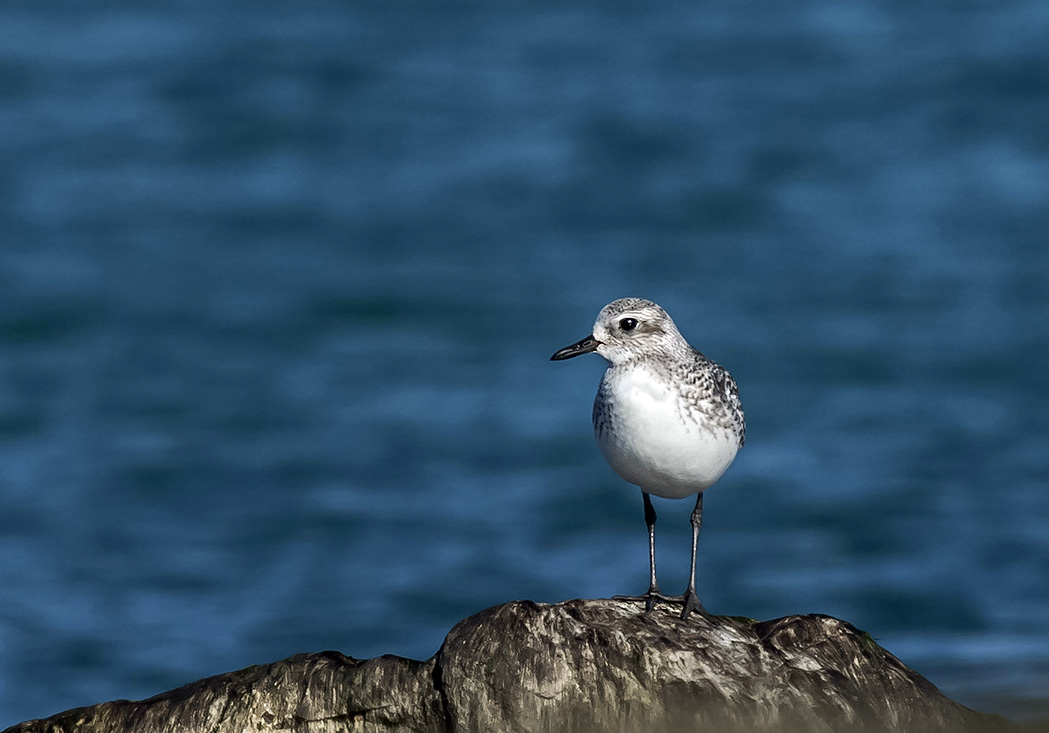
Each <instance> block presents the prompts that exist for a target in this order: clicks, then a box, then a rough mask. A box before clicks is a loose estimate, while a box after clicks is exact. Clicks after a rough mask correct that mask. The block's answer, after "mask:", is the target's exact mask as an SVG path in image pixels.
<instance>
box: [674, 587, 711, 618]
mask: <svg viewBox="0 0 1049 733" xmlns="http://www.w3.org/2000/svg"><path fill="white" fill-rule="evenodd" d="M674 600H678V601H681V602H682V603H683V604H684V608H682V609H681V619H682V620H683V621H687V620H688V615H689V614H690V613H692V612H693V611H695V612H696V613H698V614H699V615H700V616H709V615H710V614H708V613H707V609H705V608H703V604H702V603H700V602H699V598H698V597H697V596H696V592H695V591H694V590H692V589H691V588H689V589H688V590H687V591H685V593H684V595H683V596H680V597H678V598H675V599H674Z"/></svg>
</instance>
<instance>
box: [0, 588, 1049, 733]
mask: <svg viewBox="0 0 1049 733" xmlns="http://www.w3.org/2000/svg"><path fill="white" fill-rule="evenodd" d="M660 730H675V731H719V732H720V731H734V730H746V731H766V730H774V731H851V730H862V731H1023V730H1031V731H1033V730H1043V731H1044V730H1049V729H1047V728H1043V727H1036V726H1022V725H1019V724H1016V723H1011V722H1009V721H1007V720H1004V719H1002V718H999V717H996V716H991V715H984V714H982V713H978V712H975V711H973V710H970V709H968V708H966V707H964V706H962V705H960V704H958V703H956V702H954V701H952V700H950V699H948V698H947V697H945V696H944V695H943V694H941V693H940V691H939V690H937V689H936V687H934V686H933V685H932V684H931V683H930V682H929V681H928V680H926V679H925V678H924V677H922V676H921V675H919V674H918V673H916V672H914V671H912V670H910V669H908V668H907V667H906V666H904V665H903V663H901V662H900V661H899V660H898V659H896V657H894V656H892V655H891V654H889V653H888V652H887V651H885V650H884V649H882V648H881V647H880V646H878V645H877V644H876V643H875V642H874V640H873V639H871V637H870V636H868V635H867V634H865V633H863V632H862V631H858V630H857V629H855V628H854V627H853V626H851V625H850V624H848V623H846V622H844V621H839V620H838V619H834V618H831V617H828V616H816V615H809V616H788V617H785V618H781V619H775V620H773V621H765V622H755V621H751V620H749V619H739V618H732V617H712V618H703V617H692V618H690V619H689V620H688V621H681V620H679V619H678V618H677V616H676V614H675V613H674V610H673V608H659V609H656V610H655V611H653V612H651V613H647V614H645V613H640V612H639V606H638V604H636V603H629V602H621V601H606V600H593V601H590V600H577V601H568V602H566V603H560V604H556V605H544V604H536V603H531V602H528V601H518V602H514V603H508V604H505V605H502V606H497V607H495V608H491V609H488V610H487V611H483V612H481V613H479V614H476V615H474V616H471V617H469V618H467V619H465V620H463V621H461V622H460V623H459V624H458V625H457V626H456V627H455V628H453V629H452V631H451V632H450V633H449V634H448V636H447V638H446V639H445V642H444V645H443V646H442V647H441V649H440V651H438V653H437V654H436V655H435V656H434V657H433V658H431V659H429V660H427V661H425V662H418V661H414V660H409V659H403V658H400V657H393V656H384V657H378V658H376V659H369V660H366V661H361V660H356V659H352V658H350V657H346V656H344V655H342V654H339V653H337V652H323V653H319V654H299V655H296V656H294V657H290V658H289V659H286V660H283V661H280V662H276V663H274V664H269V665H263V666H256V667H249V668H247V669H244V670H240V671H238V672H230V673H228V674H223V675H219V676H217V677H211V678H208V679H204V680H201V681H199V682H194V683H192V684H190V685H186V686H185V687H181V688H179V689H177V690H172V691H171V692H166V693H163V694H161V695H157V696H156V697H152V698H150V699H148V700H143V701H141V702H129V701H126V700H119V701H115V702H108V703H103V704H101V705H95V706H92V707H87V708H77V709H75V710H69V711H66V712H64V713H59V714H58V715H55V716H52V717H51V718H47V719H45V720H33V721H28V722H25V723H22V724H20V725H16V726H14V727H13V728H9V729H8V730H7V731H5V733H15V732H16V731H17V732H18V733H60V732H63V733H64V732H67V731H68V732H69V733H72V732H73V731H77V732H78V733H118V732H120V733H132V732H134V733H156V732H158V731H170V733H183V732H185V733H189V732H191V731H192V732H193V733H196V732H198V731H200V732H204V731H209V732H215V733H225V732H226V731H229V732H230V733H232V732H234V731H236V732H237V733H239V732H240V731H296V732H303V733H305V732H309V733H315V732H316V733H320V732H322V731H323V732H325V733H327V732H332V733H334V732H336V731H338V732H343V731H346V732H349V731H384V732H385V731H403V732H407V731H412V732H416V733H422V732H427V733H428V732H430V731H433V732H434V733H451V732H459V731H470V732H473V731H497V732H499V733H511V732H515V731H521V732H524V731H528V732H530V733H531V732H538V731H557V732H558V733H561V732H563V731H660Z"/></svg>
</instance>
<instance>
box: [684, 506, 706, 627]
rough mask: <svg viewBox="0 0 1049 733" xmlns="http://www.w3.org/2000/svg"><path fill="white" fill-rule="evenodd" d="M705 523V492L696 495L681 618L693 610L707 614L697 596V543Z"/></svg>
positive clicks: (685, 617)
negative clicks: (690, 552)
mask: <svg viewBox="0 0 1049 733" xmlns="http://www.w3.org/2000/svg"><path fill="white" fill-rule="evenodd" d="M702 525H703V492H702V491H700V492H699V496H697V497H696V508H695V509H693V510H692V566H691V569H690V570H689V574H688V588H687V589H685V595H684V598H683V600H684V602H685V607H684V608H683V609H681V618H683V619H687V618H688V615H689V614H690V613H692V612H693V611H695V612H697V613H699V614H701V615H704V616H705V615H706V614H707V611H706V609H705V608H703V604H702V603H700V602H699V598H698V597H697V596H696V545H697V544H698V543H699V528H700V527H701V526H702Z"/></svg>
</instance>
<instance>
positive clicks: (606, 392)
mask: <svg viewBox="0 0 1049 733" xmlns="http://www.w3.org/2000/svg"><path fill="white" fill-rule="evenodd" d="M590 352H597V353H598V354H599V355H600V356H602V357H604V359H605V361H607V362H608V366H607V368H606V369H605V374H604V376H603V377H602V379H601V385H600V386H599V387H598V390H597V397H596V398H595V399H594V412H593V420H594V435H595V436H596V437H597V442H598V445H600V446H601V453H602V454H603V455H604V457H605V460H606V461H608V463H609V464H610V465H611V466H612V469H613V470H614V471H615V472H616V473H617V474H619V476H620V477H621V478H623V479H625V480H626V481H629V482H630V483H632V484H636V485H637V486H638V487H640V489H641V495H642V497H643V499H644V505H645V524H646V525H647V526H648V560H649V570H650V583H649V588H648V592H646V593H645V594H644V595H642V596H616V598H618V599H620V600H636V601H644V602H645V609H646V610H648V611H650V610H652V609H653V608H654V607H655V604H656V601H675V602H680V603H682V604H683V606H684V608H683V609H682V611H681V618H683V619H687V618H688V616H689V614H690V613H691V612H693V611H697V612H699V613H701V614H705V613H706V611H705V609H704V608H703V604H701V603H700V602H699V598H698V597H697V596H696V543H697V541H698V540H699V528H700V524H701V523H702V519H703V491H704V490H705V489H707V488H708V487H709V486H711V485H712V484H713V483H714V482H715V481H717V480H718V479H719V478H721V475H722V474H723V473H724V472H725V470H726V469H727V468H728V467H729V464H731V463H732V460H733V459H734V458H735V457H736V451H738V450H739V449H740V448H741V447H742V446H743V440H744V435H745V433H746V423H745V422H744V419H743V407H742V405H741V404H740V401H739V390H738V389H737V388H736V381H735V380H734V379H733V378H732V375H731V374H729V373H728V371H727V370H726V369H724V368H723V367H721V366H719V365H718V364H715V363H714V362H713V361H711V360H710V359H708V358H707V357H705V356H703V354H701V353H699V352H698V351H696V349H694V348H692V346H690V345H689V343H688V342H687V341H685V338H684V337H683V336H682V335H681V333H680V332H679V331H678V330H677V326H675V325H674V321H673V320H672V319H671V318H670V316H669V315H668V314H667V312H666V311H665V310H663V309H662V308H660V307H659V306H658V305H656V304H655V303H653V302H652V301H650V300H644V299H642V298H621V299H619V300H616V301H613V302H611V303H609V304H608V305H606V306H605V307H604V308H602V309H601V312H600V313H599V314H598V315H597V322H596V323H595V324H594V331H593V333H592V334H591V335H590V336H587V337H586V338H585V339H583V340H581V341H578V342H576V343H574V344H572V345H571V346H566V347H565V348H563V349H561V350H560V351H558V352H557V353H556V354H554V355H553V356H552V357H550V359H551V360H553V361H560V360H561V359H570V358H572V357H573V356H579V355H580V354H589V353H590ZM650 494H655V495H656V496H660V497H663V498H666V499H684V498H685V497H687V496H691V495H692V494H698V496H697V497H696V507H695V509H694V510H693V511H692V564H691V570H690V575H689V581H688V588H686V589H685V592H684V593H683V594H682V595H680V596H666V595H664V594H663V593H661V592H660V590H659V584H658V583H657V582H656V544H655V527H656V511H655V509H654V508H653V507H652V499H651V497H650V496H649V495H650Z"/></svg>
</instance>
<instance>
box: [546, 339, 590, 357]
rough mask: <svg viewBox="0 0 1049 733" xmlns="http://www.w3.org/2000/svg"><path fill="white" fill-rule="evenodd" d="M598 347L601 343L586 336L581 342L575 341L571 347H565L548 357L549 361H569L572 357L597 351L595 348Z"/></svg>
mask: <svg viewBox="0 0 1049 733" xmlns="http://www.w3.org/2000/svg"><path fill="white" fill-rule="evenodd" d="M600 345H601V342H600V341H598V340H597V339H595V338H594V337H593V336H587V337H586V338H585V339H583V340H582V341H576V342H575V343H574V344H572V345H571V346H566V347H565V348H563V349H561V350H560V351H558V352H557V353H556V354H554V355H553V356H551V357H550V361H561V360H562V359H571V358H572V357H573V356H579V355H580V354H589V353H590V352H591V351H597V347H598V346H600Z"/></svg>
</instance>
